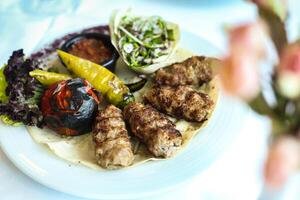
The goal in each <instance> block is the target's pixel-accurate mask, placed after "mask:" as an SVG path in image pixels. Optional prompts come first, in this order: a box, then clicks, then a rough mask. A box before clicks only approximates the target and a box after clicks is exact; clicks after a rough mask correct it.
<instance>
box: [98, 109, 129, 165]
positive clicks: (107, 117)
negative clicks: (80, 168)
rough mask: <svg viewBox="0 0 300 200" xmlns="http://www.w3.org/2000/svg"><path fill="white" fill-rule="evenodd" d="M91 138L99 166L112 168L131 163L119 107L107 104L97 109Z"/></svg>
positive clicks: (126, 135)
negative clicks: (103, 107)
mask: <svg viewBox="0 0 300 200" xmlns="http://www.w3.org/2000/svg"><path fill="white" fill-rule="evenodd" d="M93 140H94V143H95V147H96V152H95V153H96V157H97V161H98V164H99V165H100V166H102V167H104V168H111V169H113V168H117V167H125V166H129V165H131V164H132V162H133V159H134V155H133V152H132V146H131V143H130V140H129V136H128V133H127V130H126V126H125V122H124V120H123V116H122V111H121V110H120V109H119V108H117V107H115V106H113V105H109V106H107V107H106V108H105V109H103V110H101V111H99V113H98V114H97V117H96V120H95V124H94V128H93Z"/></svg>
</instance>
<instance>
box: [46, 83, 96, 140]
mask: <svg viewBox="0 0 300 200" xmlns="http://www.w3.org/2000/svg"><path fill="white" fill-rule="evenodd" d="M99 102H100V95H99V93H98V92H97V91H96V90H95V89H93V88H92V86H91V84H90V83H89V82H88V81H86V80H84V79H81V78H75V79H70V80H66V81H61V82H59V83H56V84H53V85H51V86H49V88H48V89H47V90H46V91H45V92H44V94H43V96H42V99H41V105H40V106H41V111H42V113H43V116H44V122H45V123H46V125H47V127H48V128H50V129H52V130H54V131H55V132H56V133H58V134H61V135H67V136H76V135H81V134H84V133H88V132H90V131H92V124H93V121H94V118H95V115H96V113H97V109H98V104H99Z"/></svg>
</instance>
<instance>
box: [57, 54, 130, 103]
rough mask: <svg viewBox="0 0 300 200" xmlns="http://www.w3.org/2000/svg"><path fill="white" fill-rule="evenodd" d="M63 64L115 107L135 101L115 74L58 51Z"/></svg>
mask: <svg viewBox="0 0 300 200" xmlns="http://www.w3.org/2000/svg"><path fill="white" fill-rule="evenodd" d="M57 53H58V55H59V56H60V58H61V60H62V62H63V63H64V64H65V65H66V66H67V68H68V69H69V70H71V71H72V72H73V73H74V74H75V75H76V76H78V77H81V78H84V79H86V80H88V81H89V82H90V83H91V84H92V85H93V87H94V88H95V89H97V90H99V91H100V92H101V94H102V95H103V96H104V97H105V98H106V99H107V100H108V101H109V102H110V103H111V104H113V105H116V106H118V107H124V106H125V105H127V104H128V103H130V102H132V101H134V97H133V95H132V94H131V93H130V91H129V88H128V87H127V86H126V85H125V84H124V83H123V81H121V80H120V79H119V78H118V77H117V76H116V75H115V74H114V73H112V72H111V71H109V70H108V69H106V68H105V67H102V66H101V65H98V64H95V63H93V62H90V61H88V60H85V59H82V58H79V57H76V56H73V55H71V54H68V53H66V52H63V51H61V50H57Z"/></svg>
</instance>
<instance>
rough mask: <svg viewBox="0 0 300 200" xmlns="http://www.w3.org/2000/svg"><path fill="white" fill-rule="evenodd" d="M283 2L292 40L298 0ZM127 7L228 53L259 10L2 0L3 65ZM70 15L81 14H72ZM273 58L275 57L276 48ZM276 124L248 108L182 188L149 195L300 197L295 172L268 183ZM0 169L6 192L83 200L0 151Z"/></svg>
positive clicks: (150, 0) (154, 0) (235, 5)
mask: <svg viewBox="0 0 300 200" xmlns="http://www.w3.org/2000/svg"><path fill="white" fill-rule="evenodd" d="M278 1H279V0H278ZM285 5H287V9H288V10H289V14H288V17H287V19H286V24H285V26H286V30H287V38H288V40H289V41H294V40H296V39H297V38H299V36H300V13H299V9H300V2H299V1H297V0H289V1H288V3H286V4H285ZM124 7H132V8H133V9H134V10H136V11H138V12H141V13H143V14H145V15H153V14H155V15H161V16H162V17H164V18H166V19H167V20H169V21H174V22H176V23H178V24H179V25H180V27H181V29H182V30H186V31H189V32H192V33H195V34H197V35H198V36H200V37H202V38H204V39H205V40H207V41H209V42H210V43H212V44H213V45H214V46H216V48H218V49H220V52H221V54H220V58H223V57H225V56H226V55H228V54H229V53H230V52H229V51H228V49H229V47H230V44H229V43H228V41H229V40H228V35H229V31H228V30H229V29H230V28H232V27H235V26H239V25H241V24H251V23H254V22H256V21H257V19H258V17H259V16H258V12H257V6H255V5H254V4H253V3H251V2H247V1H242V0H226V1H224V0H177V1H171V0H3V1H0V25H1V29H0V38H1V45H0V64H2V63H5V62H6V61H7V59H8V57H9V55H10V54H11V52H12V51H13V50H15V49H18V48H24V50H25V52H26V53H27V54H29V53H30V52H32V51H34V50H35V49H36V48H38V47H39V45H40V44H41V43H45V41H48V39H47V37H48V36H49V35H51V37H52V38H53V37H55V36H57V37H59V36H61V35H60V33H62V31H66V30H70V31H75V30H78V29H81V28H84V27H89V26H92V25H98V24H106V23H108V19H109V16H110V14H111V11H112V10H114V9H118V8H124ZM73 16H74V18H76V20H72V19H73ZM78 19H79V20H78ZM90 19H93V20H90ZM95 19H98V20H97V23H95ZM252 36H253V37H255V35H252ZM257 36H258V35H257ZM269 59H271V60H276V59H278V58H274V57H272V54H271V58H269ZM245 105H246V103H245ZM272 130H273V129H272V125H271V122H270V121H269V120H268V119H267V118H266V117H263V116H261V115H258V114H257V113H255V112H253V111H250V112H249V114H248V115H247V120H246V122H245V124H244V125H243V128H242V129H241V131H240V134H239V135H238V136H237V137H236V138H235V140H234V141H232V144H231V146H230V147H228V149H226V151H225V152H223V153H222V156H221V157H220V159H218V160H217V161H216V162H215V163H214V164H213V165H212V166H211V167H210V168H209V169H207V170H206V171H205V173H203V174H199V176H198V177H195V179H194V180H193V181H191V183H189V184H187V185H185V186H184V187H182V188H180V189H178V191H172V192H170V193H166V194H160V195H158V196H154V197H151V198H149V199H204V200H218V199H220V200H223V199H224V200H235V199H236V200H240V199H243V200H244V199H246V200H247V199H249V200H250V199H285V200H298V199H300V191H299V188H300V174H299V173H297V172H296V173H293V174H292V175H291V176H289V177H288V179H287V180H286V181H285V183H284V184H283V185H282V186H281V187H279V189H278V188H277V189H270V188H266V185H265V181H264V180H265V179H264V168H265V160H266V158H267V156H268V149H269V144H271V143H270V134H271V132H272ZM0 168H1V172H0V185H1V186H0V194H1V197H2V198H3V199H12V200H17V199H21V197H22V199H24V198H28V199H80V198H76V197H73V196H69V195H66V194H62V193H59V192H56V191H54V190H51V189H48V188H45V187H44V186H42V185H40V184H38V183H35V182H34V181H32V180H31V179H29V178H28V177H26V176H25V175H23V174H22V173H20V172H19V171H18V170H17V169H16V168H15V167H14V166H13V165H12V164H11V163H10V161H9V160H8V159H7V158H6V157H5V155H4V154H3V152H1V151H0ZM25 186H26V187H25ZM15 191H18V192H17V193H16V192H15Z"/></svg>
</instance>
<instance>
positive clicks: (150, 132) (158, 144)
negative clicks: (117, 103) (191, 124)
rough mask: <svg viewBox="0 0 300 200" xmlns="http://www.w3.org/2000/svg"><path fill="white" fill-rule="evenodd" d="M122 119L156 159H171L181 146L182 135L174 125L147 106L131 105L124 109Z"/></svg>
mask: <svg viewBox="0 0 300 200" xmlns="http://www.w3.org/2000/svg"><path fill="white" fill-rule="evenodd" d="M124 117H125V119H126V120H127V121H128V123H129V126H130V128H131V132H132V133H133V134H134V135H135V136H136V137H137V138H139V139H140V140H141V141H142V142H143V143H145V145H146V146H147V148H148V150H149V151H150V152H151V153H152V154H153V155H155V156H156V157H164V158H168V157H171V156H172V155H174V153H176V152H177V150H178V149H179V147H180V146H181V144H182V135H181V133H180V132H179V131H178V130H177V129H176V128H175V125H174V124H173V123H172V122H171V121H170V120H169V119H168V118H167V117H166V116H165V115H164V114H162V113H160V112H158V111H157V110H156V109H154V108H152V107H151V106H149V105H143V104H141V103H131V104H129V105H128V106H126V107H125V109H124Z"/></svg>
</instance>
